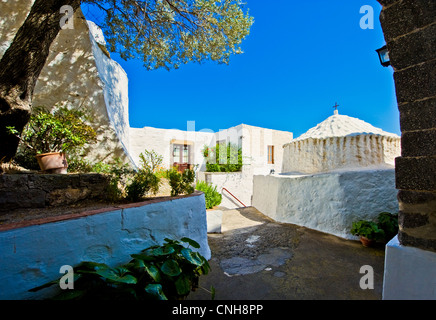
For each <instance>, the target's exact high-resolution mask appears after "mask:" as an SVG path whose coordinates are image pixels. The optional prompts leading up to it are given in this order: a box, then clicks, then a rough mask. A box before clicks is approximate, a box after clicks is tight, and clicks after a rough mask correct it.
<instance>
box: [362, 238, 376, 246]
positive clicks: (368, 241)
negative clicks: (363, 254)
mask: <svg viewBox="0 0 436 320" xmlns="http://www.w3.org/2000/svg"><path fill="white" fill-rule="evenodd" d="M360 242H361V243H362V245H363V246H364V247H372V246H374V244H375V240H371V239H368V238H367V237H363V236H361V237H360Z"/></svg>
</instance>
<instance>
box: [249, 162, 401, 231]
mask: <svg viewBox="0 0 436 320" xmlns="http://www.w3.org/2000/svg"><path fill="white" fill-rule="evenodd" d="M397 193H398V191H397V190H396V189H395V170H394V169H385V170H382V169H380V170H360V171H357V170H356V171H342V172H340V171H339V172H331V173H325V174H316V175H269V176H260V175H258V176H254V190H253V203H252V205H253V206H254V207H255V208H256V209H258V210H259V211H260V212H262V213H263V214H265V215H267V216H269V217H271V218H272V219H274V220H276V221H278V222H284V223H292V224H296V225H300V226H304V227H307V228H310V229H314V230H318V231H322V232H326V233H330V234H333V235H336V236H339V237H342V238H346V239H354V238H355V237H354V236H353V235H351V234H350V229H351V226H352V223H353V222H354V221H357V220H361V219H364V220H375V218H376V217H377V216H378V214H379V213H380V212H383V211H387V212H391V213H397V212H398V201H397Z"/></svg>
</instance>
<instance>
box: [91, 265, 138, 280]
mask: <svg viewBox="0 0 436 320" xmlns="http://www.w3.org/2000/svg"><path fill="white" fill-rule="evenodd" d="M128 272H129V270H128V269H126V268H122V267H119V268H113V269H112V268H106V269H99V270H97V271H96V273H97V274H98V275H100V276H102V277H103V278H105V279H107V280H111V281H114V282H120V283H127V284H136V283H137V279H136V278H135V277H134V276H132V275H131V274H127V273H128Z"/></svg>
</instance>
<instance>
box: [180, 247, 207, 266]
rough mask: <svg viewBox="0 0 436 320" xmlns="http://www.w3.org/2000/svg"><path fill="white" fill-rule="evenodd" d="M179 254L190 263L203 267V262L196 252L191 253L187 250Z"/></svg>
mask: <svg viewBox="0 0 436 320" xmlns="http://www.w3.org/2000/svg"><path fill="white" fill-rule="evenodd" d="M181 252H182V256H183V257H185V259H186V260H188V261H189V262H190V263H192V264H194V265H196V266H199V267H200V266H202V265H203V260H201V258H200V255H199V254H198V252H193V251H192V250H191V249H188V248H184V249H182V251H181Z"/></svg>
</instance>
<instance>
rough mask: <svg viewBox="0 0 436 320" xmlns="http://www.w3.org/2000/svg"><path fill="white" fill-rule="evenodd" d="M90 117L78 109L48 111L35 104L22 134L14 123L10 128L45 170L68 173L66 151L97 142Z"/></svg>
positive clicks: (58, 108)
mask: <svg viewBox="0 0 436 320" xmlns="http://www.w3.org/2000/svg"><path fill="white" fill-rule="evenodd" d="M87 120H88V116H87V115H86V114H85V112H84V111H82V110H79V109H69V108H67V107H55V108H54V109H53V111H51V112H49V111H47V110H46V109H45V108H44V107H36V108H35V109H34V110H33V113H32V115H31V117H30V120H29V123H28V124H27V126H26V127H25V128H24V130H23V132H22V134H21V136H20V135H19V132H18V131H17V130H16V129H15V128H14V127H7V129H8V130H9V132H10V134H14V135H16V136H17V137H18V138H19V139H20V140H21V145H23V146H24V148H25V149H27V152H30V153H31V154H33V155H34V156H35V157H36V159H37V161H38V164H39V166H40V168H41V170H42V171H43V172H46V173H66V172H67V168H68V163H67V157H66V153H67V152H72V151H74V150H77V149H78V148H80V147H83V146H84V145H85V144H86V143H90V142H96V135H97V134H96V132H95V130H94V129H93V128H92V127H91V126H89V125H88V124H87V123H86V122H87Z"/></svg>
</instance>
